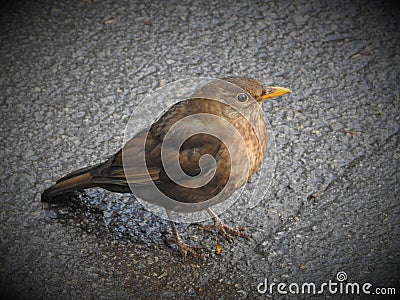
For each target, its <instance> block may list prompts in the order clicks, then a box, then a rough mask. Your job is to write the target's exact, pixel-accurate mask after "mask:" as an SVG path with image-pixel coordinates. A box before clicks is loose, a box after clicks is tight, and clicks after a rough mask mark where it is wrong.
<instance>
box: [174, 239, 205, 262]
mask: <svg viewBox="0 0 400 300" xmlns="http://www.w3.org/2000/svg"><path fill="white" fill-rule="evenodd" d="M177 246H178V248H179V252H180V253H181V254H182V256H183V257H184V258H185V257H187V255H188V254H190V255H192V256H193V257H196V258H198V259H201V260H204V256H203V255H202V254H201V253H198V252H197V251H198V250H200V249H201V248H200V247H195V246H191V245H189V244H186V243H183V242H181V243H177Z"/></svg>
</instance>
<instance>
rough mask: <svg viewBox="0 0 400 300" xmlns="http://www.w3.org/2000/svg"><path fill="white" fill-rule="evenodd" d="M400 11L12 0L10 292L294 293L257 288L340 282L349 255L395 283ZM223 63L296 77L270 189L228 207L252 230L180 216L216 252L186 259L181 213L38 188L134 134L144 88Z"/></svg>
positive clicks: (5, 55)
mask: <svg viewBox="0 0 400 300" xmlns="http://www.w3.org/2000/svg"><path fill="white" fill-rule="evenodd" d="M399 15H400V9H399V6H397V5H395V4H392V3H389V2H382V1H360V0H359V1H330V2H328V1H326V2H325V1H268V2H262V1H236V2H234V1H225V2H222V1H220V2H219V1H176V2H174V1H168V2H166V1H165V2H164V1H160V2H150V1H146V2H140V1H114V2H113V1H93V2H91V1H35V2H33V1H14V2H12V3H9V4H3V5H2V8H1V17H0V40H1V46H0V51H1V56H0V62H1V72H0V84H1V93H0V99H1V102H0V105H1V113H0V119H1V124H2V125H1V127H0V128H1V129H0V136H1V138H0V145H1V146H0V155H1V158H2V164H1V166H2V167H1V169H2V170H1V172H0V180H1V185H0V192H1V201H0V220H1V221H0V226H1V227H0V228H1V230H0V274H1V275H0V280H1V284H0V290H1V296H2V298H3V297H6V296H8V297H10V298H13V299H148V298H163V299H164V298H186V299H188V298H193V297H200V298H207V299H235V298H237V299H241V298H250V299H255V298H279V297H283V298H285V297H288V296H289V295H280V294H279V293H278V291H277V290H276V289H275V290H273V293H272V294H271V293H269V292H266V293H265V294H261V293H259V291H258V289H257V287H258V286H259V284H260V283H265V280H267V282H268V284H270V283H272V282H273V283H275V284H276V285H277V284H279V283H285V284H287V286H288V285H289V284H291V283H298V284H300V285H301V284H302V283H310V282H314V283H316V284H318V285H320V284H321V283H327V282H329V281H332V282H335V283H337V284H339V283H340V279H339V278H337V277H339V276H338V273H339V272H345V273H346V275H347V281H342V283H346V282H350V283H359V284H360V285H361V284H363V283H371V284H372V288H371V289H370V290H371V291H373V292H375V291H376V290H375V288H376V287H383V288H389V287H393V288H395V289H396V293H397V294H398V293H399V292H400V276H399V273H400V270H399V266H400V253H399V225H400V216H399V179H400V171H399V167H398V164H399V157H400V148H399V118H400V117H399V116H400V101H399V100H400V93H399V92H400V88H399V86H400V85H399V82H400V81H399V66H400V43H399V35H400V26H399V18H398V16H399ZM226 75H243V76H250V77H254V78H257V79H258V80H260V81H262V82H264V83H265V84H275V85H280V86H284V87H288V88H290V89H291V90H292V91H293V92H292V94H290V95H288V96H284V97H282V98H281V99H275V100H272V101H270V102H267V103H266V104H265V105H264V111H265V113H266V114H267V116H268V119H269V121H270V124H271V128H272V132H273V134H274V137H275V144H276V152H275V153H276V155H277V165H276V168H275V172H274V176H273V178H272V184H271V187H270V190H269V191H268V193H267V195H266V197H265V198H263V199H262V201H261V202H260V203H259V204H258V205H257V206H256V207H254V208H252V209H243V203H244V202H245V201H246V197H245V196H244V198H243V199H241V201H239V202H238V203H237V206H236V207H235V208H232V209H230V210H228V211H226V212H225V213H224V214H222V215H221V218H222V219H223V220H224V221H226V222H227V223H228V224H230V225H237V226H239V225H248V226H252V227H253V228H252V229H250V232H251V233H252V236H253V240H251V241H247V240H244V239H236V240H235V241H234V242H233V243H228V242H226V241H224V240H223V238H222V237H221V236H219V235H218V234H216V233H209V232H202V231H201V230H200V228H199V226H196V225H191V226H188V225H187V224H180V225H179V226H178V229H179V231H180V232H181V234H182V236H183V238H184V239H185V241H187V242H191V243H193V244H196V245H199V246H201V247H203V248H204V253H205V255H206V258H207V259H206V261H204V262H203V261H200V260H197V259H194V258H190V259H187V260H185V261H184V260H182V258H181V257H180V256H179V254H178V252H177V251H176V249H174V248H173V247H171V246H169V245H168V244H167V243H166V242H165V240H167V239H169V238H171V237H172V236H171V233H170V228H169V224H168V222H167V221H166V220H164V219H161V218H159V217H157V216H156V215H154V214H152V213H151V212H148V211H146V210H145V209H144V208H143V207H142V206H141V205H140V204H139V203H137V202H136V201H135V200H134V199H133V198H132V197H130V196H129V195H118V194H113V193H110V192H107V191H103V190H101V189H93V190H88V191H86V192H85V193H83V192H79V193H76V194H75V195H74V197H72V198H71V199H68V201H69V202H68V205H66V206H59V207H49V206H47V205H45V204H43V203H41V201H40V194H41V192H42V191H43V190H44V189H45V188H47V187H48V186H50V185H51V184H52V183H54V181H55V180H57V179H58V178H60V177H61V176H62V175H65V174H66V173H68V172H70V171H73V170H75V169H77V168H80V167H84V166H87V165H90V164H94V163H98V162H101V161H103V160H104V159H105V158H107V157H108V156H109V155H111V154H113V153H114V152H116V151H117V150H118V149H119V148H120V147H121V146H122V140H123V130H124V127H125V125H126V123H127V121H128V119H129V116H130V114H131V113H132V111H133V110H134V109H135V107H136V106H137V105H138V103H140V100H141V99H142V98H143V97H144V96H145V95H146V94H147V93H148V92H149V91H152V90H154V89H156V88H158V87H160V86H163V85H165V84H167V83H170V82H174V81H175V80H178V79H183V78H191V77H194V76H211V77H216V78H219V77H223V76H226ZM138 122H140V120H138ZM218 243H221V244H222V245H223V248H224V251H223V252H222V254H221V255H216V254H214V251H213V249H214V248H215V246H216V245H217V244H218ZM340 274H341V275H343V273H340ZM260 287H261V288H263V286H262V285H261V286H259V288H260ZM386 291H388V290H386ZM309 296H310V295H308V294H301V295H297V296H295V297H300V298H308V297H309ZM321 296H322V297H326V298H332V297H333V298H336V297H340V294H339V292H337V293H336V294H332V293H329V292H328V291H327V290H325V292H324V294H323V295H319V296H311V297H315V298H319V297H321ZM342 297H343V298H347V297H349V298H353V297H355V296H354V295H342ZM356 297H358V298H366V297H367V295H365V294H360V295H358V296H357V295H356Z"/></svg>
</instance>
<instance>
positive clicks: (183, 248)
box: [165, 209, 204, 259]
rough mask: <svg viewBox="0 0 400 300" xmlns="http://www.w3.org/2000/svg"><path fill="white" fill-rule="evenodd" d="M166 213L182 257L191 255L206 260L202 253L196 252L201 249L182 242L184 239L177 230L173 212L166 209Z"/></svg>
mask: <svg viewBox="0 0 400 300" xmlns="http://www.w3.org/2000/svg"><path fill="white" fill-rule="evenodd" d="M165 211H166V212H167V216H168V219H169V224H170V225H171V229H172V233H173V234H174V238H175V243H176V245H177V246H178V249H179V252H181V254H182V256H183V257H186V256H187V254H188V253H189V254H191V255H193V256H194V257H197V258H200V259H204V257H203V256H202V255H201V254H200V253H197V252H196V249H199V248H198V247H194V246H190V245H188V244H186V243H184V242H183V241H182V238H181V236H180V235H179V233H178V230H176V226H175V222H174V219H173V217H172V214H171V211H170V210H169V209H165Z"/></svg>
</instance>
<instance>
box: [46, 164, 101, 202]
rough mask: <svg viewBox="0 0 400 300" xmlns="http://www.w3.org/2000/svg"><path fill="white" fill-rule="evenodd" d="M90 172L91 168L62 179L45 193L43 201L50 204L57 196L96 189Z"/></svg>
mask: <svg viewBox="0 0 400 300" xmlns="http://www.w3.org/2000/svg"><path fill="white" fill-rule="evenodd" d="M90 170H91V168H85V169H82V170H79V171H76V172H73V173H71V174H68V175H66V176H65V177H63V178H61V179H60V180H58V181H57V182H56V184H55V185H53V186H52V187H49V188H48V189H47V190H45V191H44V192H43V194H42V201H45V202H49V200H50V199H51V198H52V197H54V196H57V195H61V194H64V193H68V192H73V191H76V190H80V189H86V188H90V187H95V186H96V184H94V183H93V182H92V179H93V176H92V175H91V173H90Z"/></svg>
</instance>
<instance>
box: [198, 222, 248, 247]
mask: <svg viewBox="0 0 400 300" xmlns="http://www.w3.org/2000/svg"><path fill="white" fill-rule="evenodd" d="M201 227H202V229H203V230H207V231H211V230H217V231H219V233H220V234H221V235H222V236H223V237H224V238H225V239H226V240H227V241H229V242H232V237H231V236H230V235H229V234H231V235H235V236H239V237H242V238H245V239H248V240H250V239H251V236H250V235H248V234H246V233H244V232H243V231H246V229H247V228H250V226H241V227H230V226H228V225H225V224H224V223H222V222H221V221H219V222H216V223H215V224H214V225H202V226H201Z"/></svg>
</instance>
